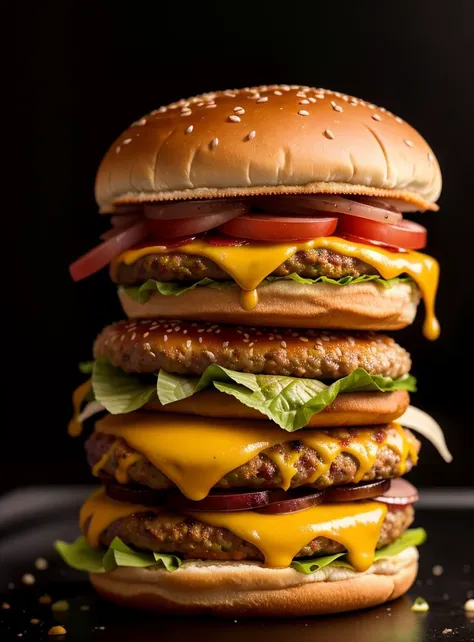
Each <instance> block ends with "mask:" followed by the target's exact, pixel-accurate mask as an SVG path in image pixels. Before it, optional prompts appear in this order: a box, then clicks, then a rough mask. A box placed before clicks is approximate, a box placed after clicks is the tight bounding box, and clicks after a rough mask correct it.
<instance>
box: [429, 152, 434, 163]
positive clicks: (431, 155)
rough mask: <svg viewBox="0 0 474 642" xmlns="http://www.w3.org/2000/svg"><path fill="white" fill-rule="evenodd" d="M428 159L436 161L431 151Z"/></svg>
mask: <svg viewBox="0 0 474 642" xmlns="http://www.w3.org/2000/svg"><path fill="white" fill-rule="evenodd" d="M428 160H429V161H430V163H432V162H433V161H434V156H433V154H432V153H431V152H428Z"/></svg>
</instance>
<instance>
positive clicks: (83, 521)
mask: <svg viewBox="0 0 474 642" xmlns="http://www.w3.org/2000/svg"><path fill="white" fill-rule="evenodd" d="M387 510H388V509H387V506H386V505H385V504H381V503H379V502H375V501H365V502H343V503H337V504H320V505H319V506H314V507H313V508H307V509H305V510H302V511H298V512H294V513H287V514H283V515H264V514H260V513H256V512H254V511H240V512H237V513H208V512H193V513H190V515H191V516H192V517H194V518H195V519H198V520H199V521H202V522H204V523H206V524H209V525H210V526H216V527H219V528H225V529H227V530H229V531H231V532H232V533H234V534H235V535H237V536H238V537H240V538H242V539H243V540H245V541H246V542H249V543H250V544H253V545H254V546H256V547H257V548H258V549H259V551H261V553H262V554H263V556H264V558H265V566H269V567H274V568H285V567H287V566H289V565H290V564H291V561H292V560H293V558H294V557H295V555H297V554H298V552H299V551H300V550H301V549H302V548H304V547H305V546H306V545H307V544H309V543H310V542H311V541H312V540H313V539H316V538H317V537H327V538H329V539H331V540H335V541H336V542H338V543H339V544H341V545H342V546H344V547H345V548H346V549H347V559H348V561H349V562H350V564H352V566H353V567H354V568H355V569H356V570H357V571H365V570H367V569H368V568H369V566H370V565H371V564H372V562H373V559H374V553H375V548H376V546H377V542H378V539H379V537H380V531H381V528H382V524H383V522H384V519H385V516H386V514H387ZM135 513H155V514H156V516H157V517H156V519H157V520H158V522H160V520H163V522H166V523H167V524H169V523H170V521H171V522H173V521H175V522H176V523H178V522H180V521H182V516H179V515H174V514H169V513H165V512H162V511H161V510H160V508H150V507H149V506H141V505H139V504H129V503H127V502H117V501H115V500H113V499H110V498H109V497H107V495H106V494H105V491H104V490H103V489H102V488H101V489H99V490H98V491H96V492H95V493H93V495H92V496H91V497H90V498H89V499H88V500H87V501H86V503H85V504H84V506H83V507H82V509H81V513H80V526H81V530H82V531H83V532H85V531H86V530H87V532H86V533H85V537H86V540H87V543H88V544H89V546H91V547H93V548H98V547H99V546H100V535H101V533H102V532H103V531H104V530H105V529H106V528H108V527H109V526H110V525H111V524H112V523H113V522H115V521H116V520H118V519H121V518H123V517H128V516H130V515H133V514H135ZM86 525H87V529H86Z"/></svg>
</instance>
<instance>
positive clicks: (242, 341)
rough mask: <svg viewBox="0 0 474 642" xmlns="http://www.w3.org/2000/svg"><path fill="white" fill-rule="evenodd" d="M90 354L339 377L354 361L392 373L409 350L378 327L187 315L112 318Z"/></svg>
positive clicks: (141, 367)
mask: <svg viewBox="0 0 474 642" xmlns="http://www.w3.org/2000/svg"><path fill="white" fill-rule="evenodd" d="M94 358H95V359H107V360H108V361H110V363H111V364H112V365H114V366H116V367H118V368H122V370H124V371H125V372H134V373H153V372H158V371H159V370H160V369H164V370H166V371H167V372H172V373H176V374H189V375H199V374H202V373H203V372H204V370H205V369H206V368H207V367H208V366H210V365H212V364H217V365H219V366H222V367H224V368H229V369H231V370H237V371H239V372H251V373H254V374H269V375H282V376H285V375H286V376H293V377H307V378H314V379H339V378H341V377H344V376H345V375H348V374H350V373H351V372H353V371H354V370H355V369H356V368H364V369H365V370H367V372H369V373H370V374H378V375H384V376H389V377H393V378H397V377H400V376H402V375H404V374H407V373H408V372H409V370H410V366H411V360H410V355H409V354H408V352H406V350H404V349H403V348H402V347H401V346H399V345H398V344H397V343H395V341H394V340H393V339H392V338H391V337H388V336H386V335H383V334H375V333H373V332H352V333H347V332H336V331H332V332H328V331H326V330H312V329H309V330H294V329H291V328H280V329H278V328H264V327H262V328H255V327H246V326H231V325H218V324H210V323H203V322H201V323H199V322H193V323H191V322H189V321H168V320H162V319H161V320H155V321H152V320H148V321H145V320H142V321H120V322H118V323H114V324H112V325H109V326H107V327H106V328H104V330H103V331H102V332H101V334H100V335H99V336H98V337H97V339H96V341H95V344H94Z"/></svg>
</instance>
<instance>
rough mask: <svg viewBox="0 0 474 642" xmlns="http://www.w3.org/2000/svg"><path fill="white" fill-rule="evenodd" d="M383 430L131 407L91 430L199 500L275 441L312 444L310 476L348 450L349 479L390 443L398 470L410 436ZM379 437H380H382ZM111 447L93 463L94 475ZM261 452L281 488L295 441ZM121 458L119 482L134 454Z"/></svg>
mask: <svg viewBox="0 0 474 642" xmlns="http://www.w3.org/2000/svg"><path fill="white" fill-rule="evenodd" d="M391 426H392V427H393V428H394V430H392V431H390V432H389V433H384V432H382V431H380V432H379V433H378V434H379V435H380V436H381V437H382V441H376V440H375V439H374V433H375V432H376V431H375V429H374V427H371V428H358V429H357V430H352V431H351V430H346V429H343V430H339V429H336V430H335V429H331V430H328V431H324V430H311V429H310V430H299V431H298V432H297V433H288V432H285V431H283V430H281V429H280V428H278V427H277V426H275V425H274V424H272V423H271V422H270V421H247V420H245V421H244V420H240V419H235V420H234V419H216V418H207V417H193V416H190V415H172V414H157V413H153V412H133V413H129V414H126V415H107V416H106V417H105V418H104V419H101V420H100V421H98V422H97V423H96V427H95V429H96V431H97V432H101V433H105V434H108V435H113V436H114V437H117V438H122V439H124V440H125V441H126V442H127V444H128V445H129V446H130V447H131V448H133V449H134V450H135V451H137V453H139V454H140V455H142V456H143V457H145V458H146V459H148V460H149V461H150V462H151V463H152V464H153V465H154V466H155V467H156V468H158V469H159V470H160V471H161V472H162V473H163V474H164V475H166V476H167V477H168V478H169V479H171V481H172V482H173V483H174V484H176V486H177V487H178V488H179V489H180V490H181V492H182V493H183V494H184V495H186V497H188V498H189V499H192V500H194V501H199V500H201V499H204V497H206V496H207V495H208V494H209V491H210V490H211V488H212V487H213V486H215V485H216V484H217V482H218V481H219V480H221V479H222V478H223V477H225V476H226V475H227V474H228V473H231V472H232V471H233V470H235V469H236V468H239V467H240V466H242V465H243V464H246V463H247V462H249V461H250V460H251V459H253V458H254V457H255V456H256V455H258V454H259V453H261V452H262V451H264V450H267V449H268V448H271V447H272V446H274V445H276V444H281V443H286V442H296V441H297V442H302V443H303V444H305V445H306V446H308V447H310V448H313V449H314V450H315V451H316V452H317V453H318V455H319V458H320V460H321V464H320V465H319V466H318V467H317V469H316V471H315V475H314V480H312V481H315V480H316V479H317V478H318V477H320V476H321V475H324V474H325V473H327V472H328V471H329V469H330V467H331V464H332V463H333V462H334V460H335V459H336V458H337V457H338V455H340V454H341V453H350V454H351V455H352V456H353V457H354V458H355V459H356V461H358V462H359V467H358V471H357V475H356V478H355V480H354V481H355V483H358V482H359V481H360V480H361V479H362V478H363V476H364V475H365V474H366V472H367V471H369V470H370V469H371V468H372V467H373V465H374V463H375V460H376V458H377V454H378V453H379V451H380V449H381V448H382V447H383V446H387V447H389V448H391V449H392V450H393V451H395V453H397V454H398V456H399V458H400V463H399V471H398V472H399V474H400V475H402V474H403V473H404V472H405V466H406V461H407V458H408V456H410V457H411V458H412V460H413V462H414V463H416V460H417V451H416V445H415V443H416V442H415V439H414V438H413V437H412V436H411V435H410V434H409V433H407V432H406V431H404V430H403V428H402V427H401V426H400V425H399V424H392V425H391ZM383 437H385V439H383ZM112 449H113V446H111V447H110V449H109V450H108V452H107V453H105V454H104V456H103V458H102V459H101V460H100V462H98V463H97V464H96V466H94V470H93V472H94V473H95V474H98V473H99V471H100V470H101V468H102V466H103V465H104V463H105V461H106V460H107V457H108V455H109V453H111V451H112ZM286 450H287V452H285V455H283V454H282V453H281V452H279V451H278V450H274V451H271V452H269V453H267V455H268V457H269V458H270V459H272V461H273V462H274V463H275V464H276V465H277V467H278V469H279V471H280V475H281V480H282V483H281V487H282V488H283V489H284V490H287V489H288V488H289V487H290V484H291V480H292V478H293V476H294V475H295V474H296V472H297V469H296V466H295V464H296V462H297V460H298V446H297V445H295V448H294V449H292V448H291V447H290V448H288V449H286ZM140 455H138V456H136V453H134V454H133V456H130V457H129V458H127V459H126V460H121V462H120V465H119V468H118V470H117V472H116V479H117V481H118V482H119V483H127V481H128V477H127V470H128V469H129V468H130V466H132V465H133V464H134V463H135V462H136V461H137V460H138V459H139V457H140Z"/></svg>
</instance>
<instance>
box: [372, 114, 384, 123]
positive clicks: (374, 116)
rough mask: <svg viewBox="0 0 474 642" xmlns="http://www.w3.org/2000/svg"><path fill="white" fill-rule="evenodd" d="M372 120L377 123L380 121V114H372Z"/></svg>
mask: <svg viewBox="0 0 474 642" xmlns="http://www.w3.org/2000/svg"><path fill="white" fill-rule="evenodd" d="M372 118H373V119H374V120H378V121H379V122H380V121H381V120H382V116H380V114H372Z"/></svg>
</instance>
